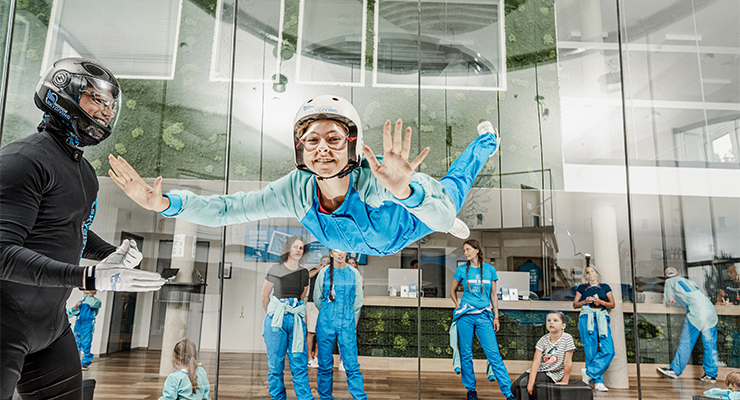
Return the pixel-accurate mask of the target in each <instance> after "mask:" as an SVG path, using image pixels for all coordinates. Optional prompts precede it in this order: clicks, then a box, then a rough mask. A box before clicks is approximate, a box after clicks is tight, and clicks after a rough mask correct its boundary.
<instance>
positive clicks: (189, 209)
mask: <svg viewBox="0 0 740 400" xmlns="http://www.w3.org/2000/svg"><path fill="white" fill-rule="evenodd" d="M401 131H402V122H401V120H398V121H397V122H396V124H395V128H394V134H393V135H391V123H390V121H387V122H386V123H385V126H384V127H383V150H384V156H383V157H381V158H380V159H378V158H377V157H376V156H375V154H374V153H373V152H372V150H371V149H370V147H368V146H366V145H363V144H362V122H361V121H360V117H359V114H358V113H357V110H355V108H354V107H353V106H352V104H350V103H349V102H348V101H347V100H345V99H342V98H340V97H336V96H319V97H316V98H313V99H311V100H309V101H307V102H306V103H304V104H303V106H301V108H300V109H299V112H298V114H297V115H296V118H295V124H294V130H293V133H294V134H293V140H294V142H293V144H294V160H295V164H296V167H297V169H296V170H293V171H292V172H291V173H289V174H288V175H286V176H284V177H282V178H280V179H278V180H277V181H275V182H272V183H270V184H268V185H267V186H266V187H265V188H264V189H262V190H259V191H255V192H250V193H243V192H239V193H235V194H230V195H214V196H198V195H195V194H194V193H192V192H189V191H185V190H173V191H172V192H170V193H168V194H166V195H162V179H161V177H158V178H157V179H155V180H154V186H153V187H152V186H149V184H147V183H146V182H145V181H144V180H143V179H142V178H141V177H140V176H139V174H138V173H137V172H136V171H135V170H134V169H133V168H132V167H131V166H130V165H129V164H128V163H127V162H126V160H124V159H123V158H122V157H120V156H119V157H113V156H112V155H110V156H109V157H108V159H109V162H110V165H111V168H112V170H110V171H109V175H110V176H111V178H112V179H113V181H114V182H116V184H117V185H118V186H119V187H121V188H122V189H123V190H124V191H125V192H126V194H127V195H128V196H129V197H130V198H131V199H132V200H134V201H135V202H136V203H137V204H139V205H140V206H142V207H144V208H146V209H149V210H154V211H157V212H160V213H162V215H164V216H168V217H176V218H180V219H184V220H186V221H189V222H193V223H197V224H201V225H207V226H223V225H229V224H239V223H244V222H250V221H257V220H261V219H266V218H296V219H297V220H298V221H300V223H301V224H302V225H303V226H304V227H305V228H306V229H307V230H308V231H309V232H311V233H312V234H313V235H314V236H315V237H316V239H317V240H318V241H319V242H320V243H321V244H323V245H324V246H326V247H327V248H330V249H338V250H341V251H344V252H359V253H362V254H369V255H377V256H383V255H389V254H395V253H397V252H399V251H401V250H402V249H404V248H406V247H407V246H408V245H410V244H411V243H413V242H415V241H417V240H419V239H421V238H423V237H424V236H426V235H428V234H430V233H432V232H435V231H440V232H448V233H450V234H452V235H456V236H457V237H460V238H467V237H468V235H469V232H470V231H469V229H468V227H467V225H465V223H463V222H462V221H460V220H458V219H456V218H455V215H457V213H458V212H459V211H460V209H461V208H462V206H463V203H464V202H465V198H466V196H467V194H468V192H469V191H470V188H471V187H472V185H473V180H474V179H475V178H476V176H477V175H478V173H479V172H480V171H481V170H482V169H483V167H484V166H485V163H486V161H488V158H489V157H490V156H492V155H493V154H494V152H495V151H496V149H497V148H498V142H499V141H498V137H497V136H496V134H495V133H494V129H493V126H492V125H491V123H490V122H484V123H481V124H480V125H479V127H478V131H479V136H478V138H477V139H475V140H474V141H473V142H472V143H471V144H470V145H469V146H468V147H467V148H466V149H465V150H464V151H463V153H462V154H461V155H460V157H458V158H457V160H455V162H453V163H452V165H451V166H450V169H449V170H448V171H447V175H446V176H445V177H443V178H441V179H440V180H439V181H437V180H436V179H434V178H432V177H430V176H428V175H426V174H422V173H416V172H414V170H415V169H416V168H417V167H418V166H419V165H420V164H421V162H422V161H423V160H424V158H425V157H426V156H427V154H428V153H429V149H428V148H426V149H424V150H422V152H421V153H420V154H419V156H418V157H416V158H415V159H414V160H413V161H411V162H409V161H408V157H409V152H410V148H411V128H406V131H405V137H404V138H403V139H402V132H401ZM363 153H364V155H365V158H363V157H362V154H363Z"/></svg>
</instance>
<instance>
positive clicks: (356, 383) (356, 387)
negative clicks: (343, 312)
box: [337, 320, 367, 400]
mask: <svg viewBox="0 0 740 400" xmlns="http://www.w3.org/2000/svg"><path fill="white" fill-rule="evenodd" d="M342 325H343V326H344V328H343V329H342V330H341V331H340V332H338V334H337V339H338V340H339V355H340V356H341V357H342V363H344V372H345V373H346V374H347V389H348V390H349V394H350V395H352V399H353V400H364V399H367V394H365V382H364V380H363V377H362V372H360V363H359V362H358V361H357V332H356V331H355V325H354V320H352V321H344V323H343V324H342Z"/></svg>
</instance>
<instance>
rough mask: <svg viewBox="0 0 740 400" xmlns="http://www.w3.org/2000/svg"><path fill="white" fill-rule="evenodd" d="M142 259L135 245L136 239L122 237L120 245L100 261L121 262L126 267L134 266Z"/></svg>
mask: <svg viewBox="0 0 740 400" xmlns="http://www.w3.org/2000/svg"><path fill="white" fill-rule="evenodd" d="M143 259H144V256H142V255H141V252H140V251H139V249H138V248H137V247H136V241H134V240H129V239H124V240H123V242H121V246H120V247H118V248H117V249H116V251H115V252H113V253H111V254H110V255H109V256H108V257H106V258H105V259H104V260H103V261H101V263H109V264H123V265H124V266H125V267H127V268H134V267H136V266H137V265H139V263H141V260H143Z"/></svg>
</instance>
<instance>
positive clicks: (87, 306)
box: [67, 296, 101, 364]
mask: <svg viewBox="0 0 740 400" xmlns="http://www.w3.org/2000/svg"><path fill="white" fill-rule="evenodd" d="M100 304H101V301H100V299H97V298H95V297H90V296H85V297H83V298H82V302H81V304H80V306H79V307H77V309H76V310H75V309H74V308H70V309H68V310H67V316H68V317H69V318H72V317H74V316H75V315H76V316H77V321H76V322H75V329H74V334H75V341H76V342H77V351H79V352H82V360H81V361H82V364H90V363H91V362H92V359H93V355H92V353H91V352H90V347H91V346H92V338H93V331H94V330H95V317H96V316H97V315H98V310H99V309H100Z"/></svg>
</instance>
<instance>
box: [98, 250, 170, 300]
mask: <svg viewBox="0 0 740 400" xmlns="http://www.w3.org/2000/svg"><path fill="white" fill-rule="evenodd" d="M142 258H143V257H142V255H141V252H139V250H138V249H137V248H136V242H134V241H133V240H128V239H126V240H124V241H123V243H121V247H119V248H118V249H116V251H115V252H113V253H112V254H111V255H109V256H108V257H106V258H105V259H104V260H103V261H101V262H100V263H99V264H97V265H95V266H92V267H88V268H87V274H86V276H85V278H86V279H85V287H88V288H89V287H92V286H93V285H94V286H95V289H96V290H100V291H105V290H113V291H117V292H149V291H153V290H159V288H161V287H162V285H163V284H164V282H165V280H164V279H162V277H161V276H160V275H159V274H158V273H156V272H149V271H141V270H138V269H133V268H134V267H135V266H137V265H139V263H140V262H141V260H142Z"/></svg>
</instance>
